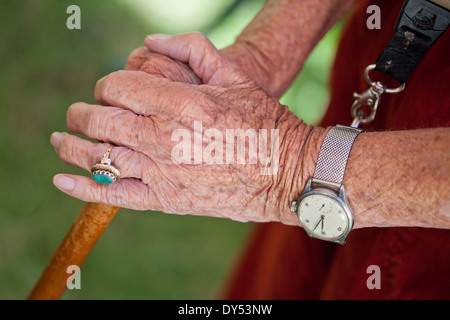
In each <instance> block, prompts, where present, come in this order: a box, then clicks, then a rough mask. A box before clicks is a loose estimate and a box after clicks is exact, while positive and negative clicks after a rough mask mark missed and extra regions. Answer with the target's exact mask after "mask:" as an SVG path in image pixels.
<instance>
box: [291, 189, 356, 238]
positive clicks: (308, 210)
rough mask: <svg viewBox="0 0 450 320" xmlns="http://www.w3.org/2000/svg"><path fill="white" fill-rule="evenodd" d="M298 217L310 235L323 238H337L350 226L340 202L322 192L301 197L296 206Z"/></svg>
mask: <svg viewBox="0 0 450 320" xmlns="http://www.w3.org/2000/svg"><path fill="white" fill-rule="evenodd" d="M298 218H299V219H300V222H301V224H302V225H303V227H304V228H305V230H306V231H307V232H308V233H309V234H310V235H311V236H314V237H317V238H321V239H325V240H335V239H339V238H340V237H342V236H343V235H344V234H345V233H347V232H348V229H349V227H350V226H349V225H350V221H349V218H348V215H347V213H346V211H345V209H344V208H343V207H342V206H341V204H340V203H339V202H338V201H337V200H336V199H334V198H332V197H330V196H327V195H323V194H311V195H309V196H307V197H305V198H303V199H302V200H301V202H300V204H299V206H298Z"/></svg>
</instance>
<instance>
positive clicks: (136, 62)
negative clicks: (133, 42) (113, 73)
mask: <svg viewBox="0 0 450 320" xmlns="http://www.w3.org/2000/svg"><path fill="white" fill-rule="evenodd" d="M151 55H152V53H151V52H150V51H148V49H147V48H146V47H139V48H136V49H134V50H133V51H132V52H131V53H130V55H129V56H128V59H127V63H126V64H125V70H131V71H138V70H140V69H141V67H142V65H143V64H144V62H145V61H147V59H148V58H150V56H151Z"/></svg>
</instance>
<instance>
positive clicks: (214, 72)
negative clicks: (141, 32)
mask: <svg viewBox="0 0 450 320" xmlns="http://www.w3.org/2000/svg"><path fill="white" fill-rule="evenodd" d="M145 45H146V46H147V48H148V49H149V50H150V51H154V52H157V53H161V54H164V55H167V56H169V57H171V58H173V59H176V60H179V61H182V62H186V63H188V65H189V66H190V67H191V69H192V70H193V71H194V72H195V74H196V75H197V76H198V77H199V78H200V79H202V81H203V83H205V84H209V85H231V84H235V83H236V82H238V81H240V79H241V78H242V77H241V75H239V73H238V72H237V71H236V72H230V70H235V67H234V66H233V65H232V64H231V63H230V62H229V61H228V60H227V59H226V58H225V57H223V56H222V55H221V54H220V52H219V51H218V50H217V49H216V48H215V47H214V45H213V44H212V43H211V41H209V39H208V38H207V37H206V36H204V35H203V34H201V33H198V32H193V33H186V34H181V35H175V36H169V35H161V34H157V35H149V36H147V38H146V39H145Z"/></svg>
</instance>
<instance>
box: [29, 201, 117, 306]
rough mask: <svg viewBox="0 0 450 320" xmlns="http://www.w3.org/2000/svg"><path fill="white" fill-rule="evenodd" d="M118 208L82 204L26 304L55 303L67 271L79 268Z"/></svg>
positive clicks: (67, 275)
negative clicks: (36, 302) (37, 301)
mask: <svg viewBox="0 0 450 320" xmlns="http://www.w3.org/2000/svg"><path fill="white" fill-rule="evenodd" d="M118 210H119V207H113V206H109V205H105V204H99V203H86V204H85V205H84V207H83V209H82V210H81V212H80V213H79V214H78V217H77V218H76V219H75V221H74V222H73V224H72V226H71V227H70V229H69V231H68V232H67V234H66V236H65V237H64V239H63V240H62V242H61V244H60V245H59V246H58V248H57V249H56V251H55V253H54V254H53V256H52V258H51V259H50V261H49V263H48V265H47V267H46V268H45V270H44V272H43V273H42V275H41V277H40V278H39V281H38V282H37V283H36V285H35V286H34V288H33V290H32V291H31V293H30V295H29V296H28V299H29V300H56V299H59V298H60V297H61V296H62V294H63V293H64V291H65V289H66V288H67V283H66V282H67V278H68V277H69V276H70V274H68V273H67V267H68V266H70V265H76V266H78V267H81V265H82V264H83V262H84V260H85V259H86V257H87V256H88V254H89V252H91V250H92V248H93V247H94V245H95V243H96V242H97V240H98V239H99V238H100V236H101V235H102V233H103V231H105V229H106V227H108V225H109V223H110V222H111V220H112V219H113V218H114V216H115V215H116V213H117V211H118Z"/></svg>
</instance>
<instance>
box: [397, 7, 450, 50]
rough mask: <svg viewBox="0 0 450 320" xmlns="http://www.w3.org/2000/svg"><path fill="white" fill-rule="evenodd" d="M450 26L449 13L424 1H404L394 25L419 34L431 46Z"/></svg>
mask: <svg viewBox="0 0 450 320" xmlns="http://www.w3.org/2000/svg"><path fill="white" fill-rule="evenodd" d="M449 24H450V11H449V10H447V9H445V8H443V7H441V6H439V5H437V4H435V3H432V2H429V1H426V0H406V1H405V3H404V4H403V7H402V11H401V12H400V15H399V16H398V19H397V22H396V24H395V31H397V30H398V29H400V28H402V27H406V28H408V29H410V30H411V31H412V32H414V33H419V34H421V35H423V36H424V37H426V38H427V40H428V41H430V42H431V43H430V46H431V44H433V43H434V42H435V41H436V40H437V39H438V38H439V37H440V36H441V34H442V33H444V31H445V30H446V29H447V27H448V26H449Z"/></svg>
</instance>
